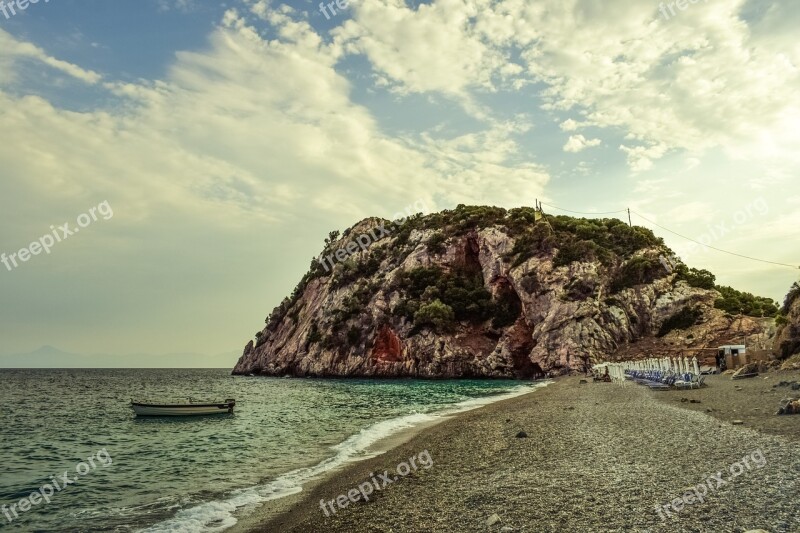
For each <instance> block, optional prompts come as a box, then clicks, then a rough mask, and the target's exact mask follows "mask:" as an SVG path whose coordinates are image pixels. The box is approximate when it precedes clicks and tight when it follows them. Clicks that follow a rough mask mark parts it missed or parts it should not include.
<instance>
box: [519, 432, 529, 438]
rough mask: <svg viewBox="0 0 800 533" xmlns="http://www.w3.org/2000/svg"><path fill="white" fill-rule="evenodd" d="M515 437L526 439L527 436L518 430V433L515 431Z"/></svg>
mask: <svg viewBox="0 0 800 533" xmlns="http://www.w3.org/2000/svg"><path fill="white" fill-rule="evenodd" d="M517 438H518V439H527V438H528V434H527V433H525V432H524V431H520V432H519V433H517Z"/></svg>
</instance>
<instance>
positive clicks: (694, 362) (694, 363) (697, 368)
mask: <svg viewBox="0 0 800 533" xmlns="http://www.w3.org/2000/svg"><path fill="white" fill-rule="evenodd" d="M692 368H693V369H694V373H695V375H696V376H699V375H700V365H698V364H697V356H694V357H692Z"/></svg>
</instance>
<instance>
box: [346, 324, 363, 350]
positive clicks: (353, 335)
mask: <svg viewBox="0 0 800 533" xmlns="http://www.w3.org/2000/svg"><path fill="white" fill-rule="evenodd" d="M360 340H361V330H360V329H359V328H358V327H357V326H352V327H351V328H350V329H349V330H347V345H348V346H355V345H357V344H358V341H360Z"/></svg>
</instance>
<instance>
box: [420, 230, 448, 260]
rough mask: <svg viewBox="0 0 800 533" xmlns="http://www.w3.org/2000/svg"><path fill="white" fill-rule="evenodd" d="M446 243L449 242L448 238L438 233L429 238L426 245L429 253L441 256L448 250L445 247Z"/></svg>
mask: <svg viewBox="0 0 800 533" xmlns="http://www.w3.org/2000/svg"><path fill="white" fill-rule="evenodd" d="M445 242H447V237H445V236H444V235H443V234H442V233H441V232H437V233H434V234H433V235H431V236H430V237H429V238H428V241H427V242H426V243H425V247H426V248H427V250H428V252H430V253H432V254H435V255H439V254H443V253H444V252H445V250H447V248H446V247H445V245H444V243H445Z"/></svg>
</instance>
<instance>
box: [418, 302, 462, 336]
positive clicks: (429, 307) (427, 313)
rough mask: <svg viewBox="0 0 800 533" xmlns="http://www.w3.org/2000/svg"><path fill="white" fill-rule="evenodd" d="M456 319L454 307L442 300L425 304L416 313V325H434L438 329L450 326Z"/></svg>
mask: <svg viewBox="0 0 800 533" xmlns="http://www.w3.org/2000/svg"><path fill="white" fill-rule="evenodd" d="M454 320H455V313H453V308H452V307H450V306H449V305H447V304H444V303H442V302H441V300H434V301H432V302H431V303H429V304H425V305H423V306H422V307H420V308H419V311H417V312H416V313H414V325H416V326H433V327H434V328H435V329H436V330H437V331H443V330H445V329H448V328H450V327H451V326H452V324H453V321H454Z"/></svg>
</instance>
